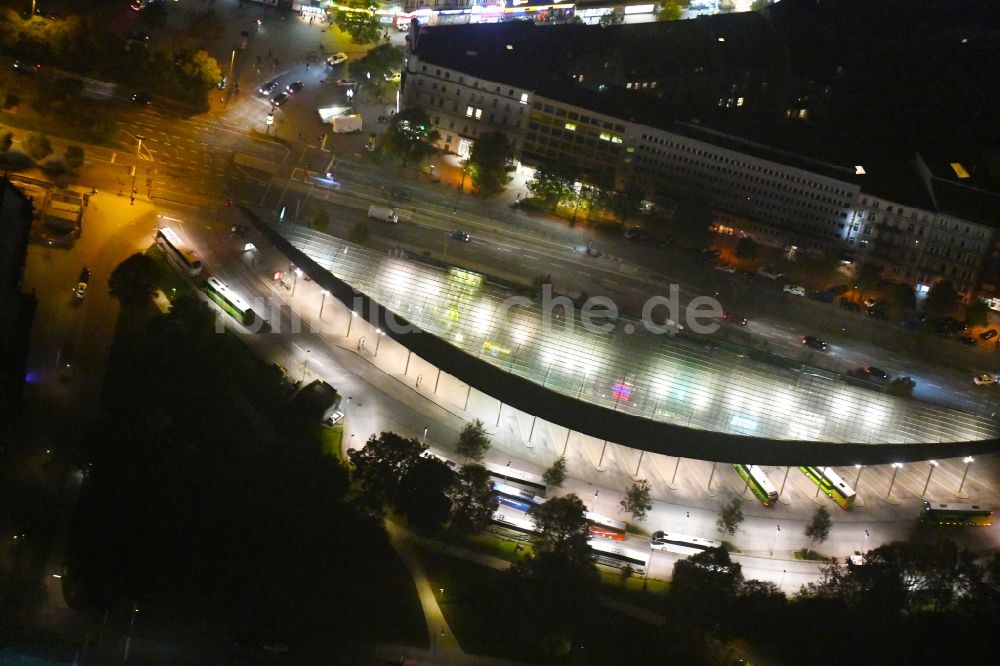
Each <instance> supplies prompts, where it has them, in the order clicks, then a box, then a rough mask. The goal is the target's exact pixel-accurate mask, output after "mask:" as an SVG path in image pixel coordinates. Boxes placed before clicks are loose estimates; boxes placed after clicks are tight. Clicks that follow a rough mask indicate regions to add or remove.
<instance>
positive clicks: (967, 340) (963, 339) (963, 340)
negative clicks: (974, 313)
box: [955, 335, 976, 347]
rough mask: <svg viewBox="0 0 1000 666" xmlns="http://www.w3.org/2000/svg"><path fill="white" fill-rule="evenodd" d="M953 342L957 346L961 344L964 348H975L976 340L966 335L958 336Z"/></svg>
mask: <svg viewBox="0 0 1000 666" xmlns="http://www.w3.org/2000/svg"><path fill="white" fill-rule="evenodd" d="M955 342H957V343H959V344H962V345H965V346H966V347H975V346H976V339H975V338H971V337H969V336H968V335H960V336H958V337H957V338H955Z"/></svg>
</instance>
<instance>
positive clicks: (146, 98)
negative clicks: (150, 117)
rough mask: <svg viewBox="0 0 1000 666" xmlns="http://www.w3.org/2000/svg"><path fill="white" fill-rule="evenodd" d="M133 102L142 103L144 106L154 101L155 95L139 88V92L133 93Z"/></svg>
mask: <svg viewBox="0 0 1000 666" xmlns="http://www.w3.org/2000/svg"><path fill="white" fill-rule="evenodd" d="M132 103H133V104H142V105H143V106H149V105H150V104H152V103H153V96H152V95H150V94H149V93H148V92H146V91H145V90H139V91H137V92H134V93H132Z"/></svg>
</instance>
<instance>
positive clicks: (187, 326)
mask: <svg viewBox="0 0 1000 666" xmlns="http://www.w3.org/2000/svg"><path fill="white" fill-rule="evenodd" d="M167 320H168V321H170V322H172V323H174V324H176V325H177V326H179V327H180V329H181V330H182V331H183V332H184V337H185V338H187V339H189V340H191V341H192V342H194V343H196V344H206V343H208V341H209V340H210V339H211V336H212V334H213V333H214V332H215V313H214V312H213V311H212V309H211V308H210V307H208V303H206V302H205V301H203V300H201V299H200V298H195V297H194V296H186V295H185V296H181V297H179V298H177V299H176V300H175V301H174V302H173V303H171V304H170V312H169V313H168V314H167Z"/></svg>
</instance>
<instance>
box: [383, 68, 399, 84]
mask: <svg viewBox="0 0 1000 666" xmlns="http://www.w3.org/2000/svg"><path fill="white" fill-rule="evenodd" d="M402 78H403V73H402V72H399V71H396V72H389V73H388V74H386V75H385V80H386V81H388V82H389V83H399V82H400V81H401V80H402Z"/></svg>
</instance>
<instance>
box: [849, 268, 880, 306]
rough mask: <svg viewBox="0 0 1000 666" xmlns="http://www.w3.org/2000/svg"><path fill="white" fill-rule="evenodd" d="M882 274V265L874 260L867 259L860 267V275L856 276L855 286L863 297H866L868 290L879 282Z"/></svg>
mask: <svg viewBox="0 0 1000 666" xmlns="http://www.w3.org/2000/svg"><path fill="white" fill-rule="evenodd" d="M881 275H882V266H881V265H880V264H876V263H874V262H872V261H866V262H864V263H863V264H861V266H859V267H858V275H857V277H855V278H854V288H855V289H856V290H858V292H860V294H859V296H860V297H861V298H864V296H865V292H866V291H868V290H869V289H871V288H873V287H874V286H875V285H876V284H878V281H879V277H880V276H881Z"/></svg>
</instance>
